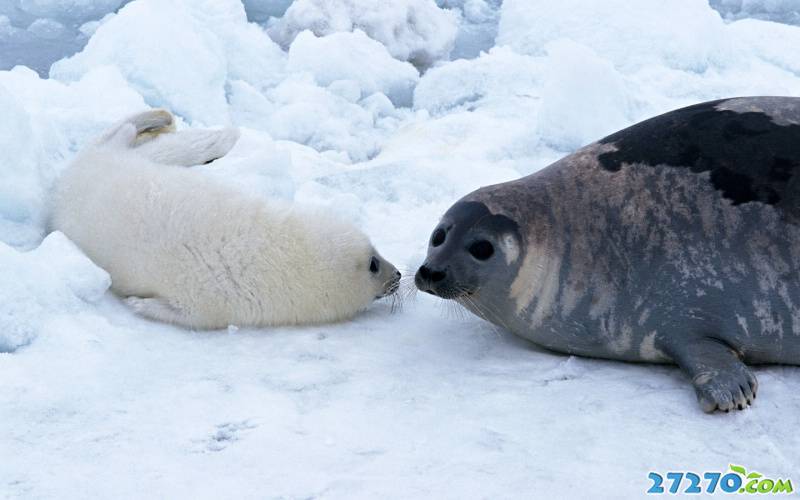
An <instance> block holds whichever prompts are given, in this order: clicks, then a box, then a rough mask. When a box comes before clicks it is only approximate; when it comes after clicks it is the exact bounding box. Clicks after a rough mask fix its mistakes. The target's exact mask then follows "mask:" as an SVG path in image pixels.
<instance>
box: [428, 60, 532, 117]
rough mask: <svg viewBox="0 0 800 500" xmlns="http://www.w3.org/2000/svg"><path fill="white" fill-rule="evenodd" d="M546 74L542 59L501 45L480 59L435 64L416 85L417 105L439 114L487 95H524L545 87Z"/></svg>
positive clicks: (471, 103)
mask: <svg viewBox="0 0 800 500" xmlns="http://www.w3.org/2000/svg"><path fill="white" fill-rule="evenodd" d="M543 74H544V64H543V63H542V61H541V60H539V59H536V58H533V57H530V56H526V55H522V54H518V53H517V52H514V51H513V50H511V49H510V48H508V47H497V48H494V49H492V50H491V51H490V52H489V53H488V54H484V55H482V56H480V57H479V58H477V59H473V60H463V59H462V60H457V61H453V62H451V63H449V64H444V65H442V66H438V67H435V68H431V69H430V70H429V71H427V72H426V73H425V75H424V76H423V77H422V79H421V80H420V82H419V84H418V85H417V87H416V88H415V89H414V109H425V110H427V111H429V112H430V113H431V114H433V115H434V116H439V115H442V114H445V113H447V112H450V111H452V110H453V109H455V108H458V107H463V106H475V105H477V104H479V103H481V101H483V100H484V99H487V98H488V99H500V98H507V97H512V96H519V95H524V94H527V93H530V92H531V91H532V90H534V89H537V88H539V87H541V85H542V81H543V77H544V76H543Z"/></svg>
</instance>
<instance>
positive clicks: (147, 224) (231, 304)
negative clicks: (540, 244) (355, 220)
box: [52, 110, 400, 328]
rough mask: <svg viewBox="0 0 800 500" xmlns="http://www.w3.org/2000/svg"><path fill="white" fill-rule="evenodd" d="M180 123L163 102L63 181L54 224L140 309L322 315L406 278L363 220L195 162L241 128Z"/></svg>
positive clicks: (328, 317)
mask: <svg viewBox="0 0 800 500" xmlns="http://www.w3.org/2000/svg"><path fill="white" fill-rule="evenodd" d="M172 123H173V120H172V115H170V114H169V113H167V112H166V111H158V110H157V111H149V112H145V113H142V114H139V115H136V116H133V117H131V118H130V119H128V120H125V121H124V122H123V123H122V124H120V125H119V126H117V127H115V128H113V129H112V130H111V131H110V132H108V133H107V134H106V135H105V136H104V137H103V138H101V139H100V140H99V141H97V142H96V143H95V144H93V145H91V146H89V147H88V148H86V149H85V150H84V151H82V152H81V153H80V154H79V155H78V156H77V158H76V159H75V161H74V162H73V163H72V165H71V166H70V167H69V168H68V169H67V171H66V172H65V173H64V175H63V176H62V177H61V178H60V179H59V180H58V183H57V186H56V190H55V191H56V192H55V203H54V213H53V221H52V227H53V228H54V229H58V230H60V231H62V232H64V233H65V234H66V235H67V236H69V237H70V239H72V240H73V241H74V242H75V243H76V244H77V245H78V246H79V247H80V248H81V249H82V250H83V251H84V252H86V254H87V255H88V256H89V257H90V258H91V259H92V260H93V261H94V262H95V263H96V264H98V265H99V266H100V267H102V268H103V269H105V270H106V271H108V272H109V274H110V275H111V280H112V288H113V290H114V291H115V292H117V293H118V294H120V295H122V296H124V297H127V300H126V302H127V303H128V304H129V305H130V306H131V307H133V309H134V310H135V311H136V312H138V313H140V314H142V315H144V316H146V317H149V318H152V319H157V320H161V321H167V322H172V323H177V324H180V325H184V326H190V327H195V328H221V327H225V326H227V325H229V324H235V325H251V326H274V325H296V324H311V323H323V322H330V321H339V320H344V319H348V318H350V317H352V316H353V315H355V314H356V313H357V312H359V311H361V310H362V309H364V308H365V307H366V306H368V305H369V304H370V303H372V301H373V300H375V299H376V298H378V297H382V296H385V295H387V294H391V293H393V292H394V291H395V290H396V289H397V285H398V281H399V277H400V273H398V272H397V270H396V269H395V268H394V266H392V265H391V264H390V263H389V262H387V261H386V260H384V259H383V258H382V257H381V256H380V254H379V253H378V252H377V251H376V250H375V248H374V247H373V246H372V244H371V243H370V241H369V238H367V236H366V235H365V234H364V233H362V232H361V231H359V230H358V229H357V228H356V227H354V226H353V225H351V224H349V223H347V222H345V221H342V220H339V219H337V218H335V217H331V216H330V215H328V214H325V213H321V212H319V211H307V210H302V209H299V208H297V207H289V206H283V205H281V204H278V203H276V202H270V201H267V200H262V199H259V198H253V197H249V196H246V195H244V194H243V193H241V192H239V191H236V190H235V189H232V188H228V187H227V186H224V185H222V184H219V183H218V182H216V181H214V180H213V179H211V178H209V177H206V176H204V175H203V174H202V173H200V172H193V171H192V170H191V169H188V168H184V166H189V165H196V164H199V163H206V162H209V161H212V160H214V159H216V158H219V157H221V156H224V155H225V154H226V153H227V152H228V151H229V150H230V149H231V147H233V145H234V143H235V142H236V140H237V138H238V136H239V135H238V131H237V130H236V129H222V130H186V131H182V132H177V133H172V130H173V126H172Z"/></svg>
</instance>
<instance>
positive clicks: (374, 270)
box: [369, 257, 381, 274]
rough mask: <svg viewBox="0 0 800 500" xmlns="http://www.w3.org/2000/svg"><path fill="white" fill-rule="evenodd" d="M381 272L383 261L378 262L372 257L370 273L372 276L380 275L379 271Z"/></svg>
mask: <svg viewBox="0 0 800 500" xmlns="http://www.w3.org/2000/svg"><path fill="white" fill-rule="evenodd" d="M380 270H381V261H379V260H378V258H377V257H372V258H371V259H369V272H371V273H372V274H378V271H380Z"/></svg>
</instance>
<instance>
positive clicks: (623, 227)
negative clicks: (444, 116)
mask: <svg viewBox="0 0 800 500" xmlns="http://www.w3.org/2000/svg"><path fill="white" fill-rule="evenodd" d="M416 284H417V286H418V287H419V288H420V289H422V290H424V291H426V292H429V293H432V294H434V295H438V296H439V297H442V298H446V299H453V300H456V301H458V302H459V303H461V304H462V305H463V306H465V307H466V308H467V309H469V310H470V311H472V312H473V313H475V314H476V315H478V316H480V317H482V318H485V319H487V320H488V321H491V322H492V323H495V324H497V325H499V326H502V327H505V328H507V329H508V330H510V331H512V332H514V333H516V334H518V335H520V336H522V337H525V338H527V339H530V340H532V341H533V342H535V343H537V344H540V345H542V346H544V347H547V348H549V349H552V350H555V351H561V352H565V353H570V354H576V355H582V356H592V357H601V358H610V359H618V360H624V361H649V362H661V363H668V362H674V363H677V364H678V365H680V367H681V368H682V369H683V370H684V371H685V372H686V373H687V374H688V375H689V377H691V379H692V384H693V386H694V388H695V390H696V392H697V397H698V400H699V402H700V405H701V406H702V408H703V410H705V411H708V412H711V411H714V410H716V409H719V410H724V411H728V410H731V409H736V408H738V409H742V408H744V407H746V406H747V405H748V404H750V403H751V402H752V400H753V399H754V398H755V396H756V389H757V382H756V378H755V376H754V375H753V373H752V372H751V371H750V369H749V368H748V367H747V366H746V363H748V364H754V363H784V364H795V365H796V364H800V98H791V97H745V98H735V99H726V100H720V101H713V102H707V103H703V104H698V105H695V106H690V107H688V108H683V109H679V110H677V111H672V112H670V113H666V114H664V115H661V116H657V117H655V118H652V119H649V120H646V121H644V122H641V123H639V124H637V125H634V126H632V127H630V128H627V129H625V130H622V131H621V132H617V133H615V134H613V135H610V136H608V137H606V138H605V139H602V140H601V141H599V142H596V143H593V144H590V145H589V146H586V147H584V148H583V149H581V150H579V151H577V152H576V153H574V154H572V155H570V156H567V157H566V158H564V159H562V160H560V161H558V162H556V163H554V164H553V165H551V166H549V167H547V168H545V169H543V170H541V171H539V172H537V173H535V174H533V175H530V176H527V177H524V178H522V179H519V180H517V181H513V182H508V183H504V184H498V185H494V186H489V187H484V188H482V189H479V190H477V191H475V192H473V193H471V194H469V195H467V196H466V197H464V198H463V199H461V200H460V201H458V202H457V203H456V204H455V205H453V207H451V208H450V210H448V211H447V213H446V214H445V215H444V217H443V218H442V220H441V222H440V223H439V225H438V226H437V227H436V229H435V230H434V231H433V235H432V236H431V240H430V247H429V251H428V257H427V260H426V262H425V264H424V265H423V266H422V267H420V269H419V271H418V272H417V275H416Z"/></svg>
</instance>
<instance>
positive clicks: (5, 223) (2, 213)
mask: <svg viewBox="0 0 800 500" xmlns="http://www.w3.org/2000/svg"><path fill="white" fill-rule="evenodd" d="M0 109H2V110H3V119H2V120H0V241H5V242H7V243H9V244H11V245H15V246H22V247H26V246H30V245H32V244H33V243H34V242H36V241H37V240H39V239H40V238H41V231H42V225H43V221H44V210H43V189H42V186H41V180H40V178H39V172H38V164H39V161H38V160H39V158H38V151H37V146H38V144H36V141H35V140H34V136H33V126H32V124H31V119H30V116H29V115H28V113H27V112H26V111H25V110H24V109H23V108H22V106H20V104H19V103H18V102H17V101H16V99H14V97H13V96H12V95H11V93H10V92H9V91H8V90H6V89H5V87H4V86H3V85H2V84H0Z"/></svg>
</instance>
